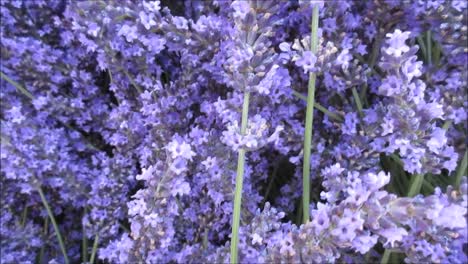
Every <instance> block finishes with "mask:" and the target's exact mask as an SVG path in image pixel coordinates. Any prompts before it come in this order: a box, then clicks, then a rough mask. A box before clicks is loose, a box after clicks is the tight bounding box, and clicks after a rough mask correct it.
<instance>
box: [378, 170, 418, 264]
mask: <svg viewBox="0 0 468 264" xmlns="http://www.w3.org/2000/svg"><path fill="white" fill-rule="evenodd" d="M423 182H424V174H414V175H413V179H411V183H410V187H409V190H408V193H407V195H406V196H408V197H413V196H415V195H417V194H418V193H419V192H420V191H421V187H422V185H423ZM390 254H391V251H390V250H389V249H385V252H384V254H383V256H382V259H381V260H380V263H381V264H386V263H388V260H389V258H390Z"/></svg>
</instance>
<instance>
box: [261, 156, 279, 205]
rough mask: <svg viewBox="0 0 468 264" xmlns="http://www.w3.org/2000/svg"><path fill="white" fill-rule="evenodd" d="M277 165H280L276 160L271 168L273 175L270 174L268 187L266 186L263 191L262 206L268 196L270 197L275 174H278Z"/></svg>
mask: <svg viewBox="0 0 468 264" xmlns="http://www.w3.org/2000/svg"><path fill="white" fill-rule="evenodd" d="M279 164H280V161H279V160H277V161H276V162H275V167H274V168H273V173H272V174H271V178H270V181H269V182H268V186H267V188H266V191H265V197H264V198H263V204H265V202H266V201H267V199H268V196H270V192H271V188H272V187H273V182H274V181H275V178H276V174H277V172H278V167H279Z"/></svg>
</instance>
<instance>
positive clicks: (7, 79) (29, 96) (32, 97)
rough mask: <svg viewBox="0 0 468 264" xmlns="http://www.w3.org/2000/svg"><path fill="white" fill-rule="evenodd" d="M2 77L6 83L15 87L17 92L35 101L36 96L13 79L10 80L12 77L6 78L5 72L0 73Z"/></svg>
mask: <svg viewBox="0 0 468 264" xmlns="http://www.w3.org/2000/svg"><path fill="white" fill-rule="evenodd" d="M0 76H1V77H2V79H4V80H5V81H7V82H9V83H10V84H11V85H13V86H14V87H15V88H16V89H17V90H19V91H20V92H21V93H22V94H24V95H25V96H26V97H28V98H29V99H31V100H33V99H34V96H33V95H32V94H31V93H30V92H29V91H28V90H27V89H26V88H24V87H23V86H21V84H19V83H17V82H15V81H13V80H12V79H10V77H8V76H6V75H5V74H4V73H3V72H0Z"/></svg>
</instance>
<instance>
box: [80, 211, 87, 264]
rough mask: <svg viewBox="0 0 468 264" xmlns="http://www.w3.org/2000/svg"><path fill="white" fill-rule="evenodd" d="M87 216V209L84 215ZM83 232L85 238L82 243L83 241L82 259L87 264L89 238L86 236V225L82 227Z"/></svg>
mask: <svg viewBox="0 0 468 264" xmlns="http://www.w3.org/2000/svg"><path fill="white" fill-rule="evenodd" d="M86 214H87V210H86V208H85V209H84V215H83V216H85V215H86ZM82 228H83V230H82V232H83V238H82V241H81V259H82V261H83V263H86V261H87V260H88V236H87V235H86V228H85V225H84V224H83V226H82Z"/></svg>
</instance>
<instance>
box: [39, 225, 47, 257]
mask: <svg viewBox="0 0 468 264" xmlns="http://www.w3.org/2000/svg"><path fill="white" fill-rule="evenodd" d="M47 230H49V218H46V219H45V221H44V237H45V236H46V235H47ZM45 245H46V243H44V244H42V247H41V251H39V263H44V261H42V259H43V258H44V252H45Z"/></svg>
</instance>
